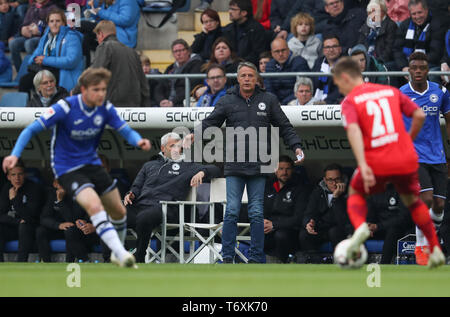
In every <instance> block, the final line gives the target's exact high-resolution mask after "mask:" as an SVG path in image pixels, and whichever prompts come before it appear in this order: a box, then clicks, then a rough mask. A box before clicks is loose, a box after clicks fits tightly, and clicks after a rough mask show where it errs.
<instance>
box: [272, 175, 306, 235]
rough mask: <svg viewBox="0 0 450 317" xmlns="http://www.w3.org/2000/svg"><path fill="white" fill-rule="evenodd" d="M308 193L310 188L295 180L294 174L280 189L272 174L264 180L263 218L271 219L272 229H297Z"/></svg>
mask: <svg viewBox="0 0 450 317" xmlns="http://www.w3.org/2000/svg"><path fill="white" fill-rule="evenodd" d="M309 194H310V189H309V188H308V187H307V186H306V185H304V184H302V183H299V182H297V181H296V177H295V175H293V176H292V177H291V178H290V179H289V181H288V182H287V183H286V184H285V185H284V186H283V188H281V189H280V188H279V186H278V179H277V178H276V176H275V175H272V176H271V177H269V178H268V179H267V182H266V189H265V193H264V219H267V220H270V221H272V224H273V228H274V230H283V229H290V230H299V229H300V225H301V222H302V219H303V215H304V212H305V209H306V206H307V205H308V198H309Z"/></svg>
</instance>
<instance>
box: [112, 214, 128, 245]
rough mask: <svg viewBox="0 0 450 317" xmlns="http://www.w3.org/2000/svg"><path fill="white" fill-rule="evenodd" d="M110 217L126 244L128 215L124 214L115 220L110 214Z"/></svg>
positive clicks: (120, 237) (123, 242)
mask: <svg viewBox="0 0 450 317" xmlns="http://www.w3.org/2000/svg"><path fill="white" fill-rule="evenodd" d="M108 219H109V221H110V222H111V223H112V225H113V226H114V228H115V229H116V231H117V234H118V235H119V239H120V242H122V244H123V245H125V238H126V237H127V216H124V217H123V218H122V219H119V220H114V219H112V218H111V217H110V216H108Z"/></svg>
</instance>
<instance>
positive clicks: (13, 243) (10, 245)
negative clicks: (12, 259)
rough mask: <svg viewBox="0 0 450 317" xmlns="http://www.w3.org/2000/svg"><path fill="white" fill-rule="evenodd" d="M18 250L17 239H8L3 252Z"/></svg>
mask: <svg viewBox="0 0 450 317" xmlns="http://www.w3.org/2000/svg"><path fill="white" fill-rule="evenodd" d="M18 251H19V240H12V241H8V242H6V244H5V252H7V253H13V252H18Z"/></svg>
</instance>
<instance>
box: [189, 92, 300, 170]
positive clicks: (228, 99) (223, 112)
mask: <svg viewBox="0 0 450 317" xmlns="http://www.w3.org/2000/svg"><path fill="white" fill-rule="evenodd" d="M224 122H226V123H225V126H226V127H227V128H228V127H232V128H238V127H239V128H243V129H244V130H245V129H247V128H252V127H254V128H256V131H257V132H256V133H257V134H259V131H260V130H261V128H267V129H268V131H270V127H271V125H273V126H274V127H278V128H279V133H280V137H282V138H283V140H284V142H285V143H286V145H288V146H289V148H291V149H292V150H293V151H295V150H296V149H297V148H301V146H300V142H301V141H300V138H299V137H298V136H297V133H296V132H295V130H294V128H293V127H292V125H291V123H290V122H289V119H288V118H287V117H286V115H285V114H284V112H283V110H282V109H281V107H280V102H279V101H278V99H277V97H276V96H275V95H273V94H271V93H269V92H266V91H265V90H263V89H261V88H259V86H256V88H255V92H254V93H253V95H252V96H251V97H250V98H249V99H247V100H246V99H244V98H243V97H242V96H241V94H240V92H239V85H236V86H234V87H232V88H230V89H229V90H228V91H227V93H226V94H225V95H224V96H223V97H222V98H220V100H219V101H218V102H217V104H216V106H215V107H214V110H213V112H212V113H211V114H210V115H209V116H208V117H207V118H206V119H204V120H203V121H202V123H201V124H200V125H198V126H196V127H195V130H196V131H197V129H202V131H205V130H206V129H207V128H209V127H221V126H222V124H223V123H224ZM202 135H203V134H202ZM267 136H268V138H267V139H260V138H259V137H258V143H259V147H260V146H261V145H265V146H266V149H267V150H264V151H262V152H263V153H271V151H270V133H269V132H268V133H267ZM224 137H225V135H224ZM226 142H227V143H228V141H226ZM253 142H254V141H253ZM277 146H278V145H277ZM237 149H245V162H238V158H237V155H236V152H237ZM224 151H225V153H226V147H225V146H224ZM249 152H250V147H249V142H248V141H244V143H242V142H239V140H238V139H237V138H235V142H234V162H230V161H229V160H226V161H225V164H224V172H225V176H254V175H260V174H261V165H262V164H263V162H261V161H260V157H259V155H257V153H251V154H256V155H257V161H256V162H249V161H250V160H249V154H250V153H249ZM272 171H273V170H272ZM272 171H271V172H269V173H272Z"/></svg>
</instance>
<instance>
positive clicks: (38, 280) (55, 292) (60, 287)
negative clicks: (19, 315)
mask: <svg viewBox="0 0 450 317" xmlns="http://www.w3.org/2000/svg"><path fill="white" fill-rule="evenodd" d="M79 268H80V275H79V276H80V279H79V281H80V287H68V286H67V280H69V281H76V280H74V279H73V277H74V275H70V274H73V273H74V272H75V271H67V264H65V263H48V264H45V263H24V264H19V263H2V264H0V285H1V287H0V296H2V297H3V296H52V297H53V296H64V297H65V296H100V297H103V296H120V297H126V296H133V297H135V296H158V297H213V296H214V297H300V296H450V266H443V267H440V268H438V269H435V270H428V269H427V268H426V267H420V266H417V265H400V266H395V265H381V266H380V275H379V278H380V280H379V281H380V287H369V286H368V284H367V280H368V279H369V280H371V281H375V280H374V279H373V278H374V275H370V274H374V272H375V271H368V270H367V268H368V267H367V266H364V267H362V268H361V269H359V270H342V269H340V268H339V267H337V266H335V265H325V264H322V265H305V264H303V265H300V264H298V265H296V264H290V265H289V264H286V265H279V264H265V265H257V264H235V265H223V264H222V265H221V264H216V265H206V264H197V265H194V264H192V265H180V264H163V265H162V264H141V265H140V266H139V269H137V270H132V269H124V268H119V267H115V266H113V265H112V264H100V263H99V264H89V263H86V264H80V265H79Z"/></svg>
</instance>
